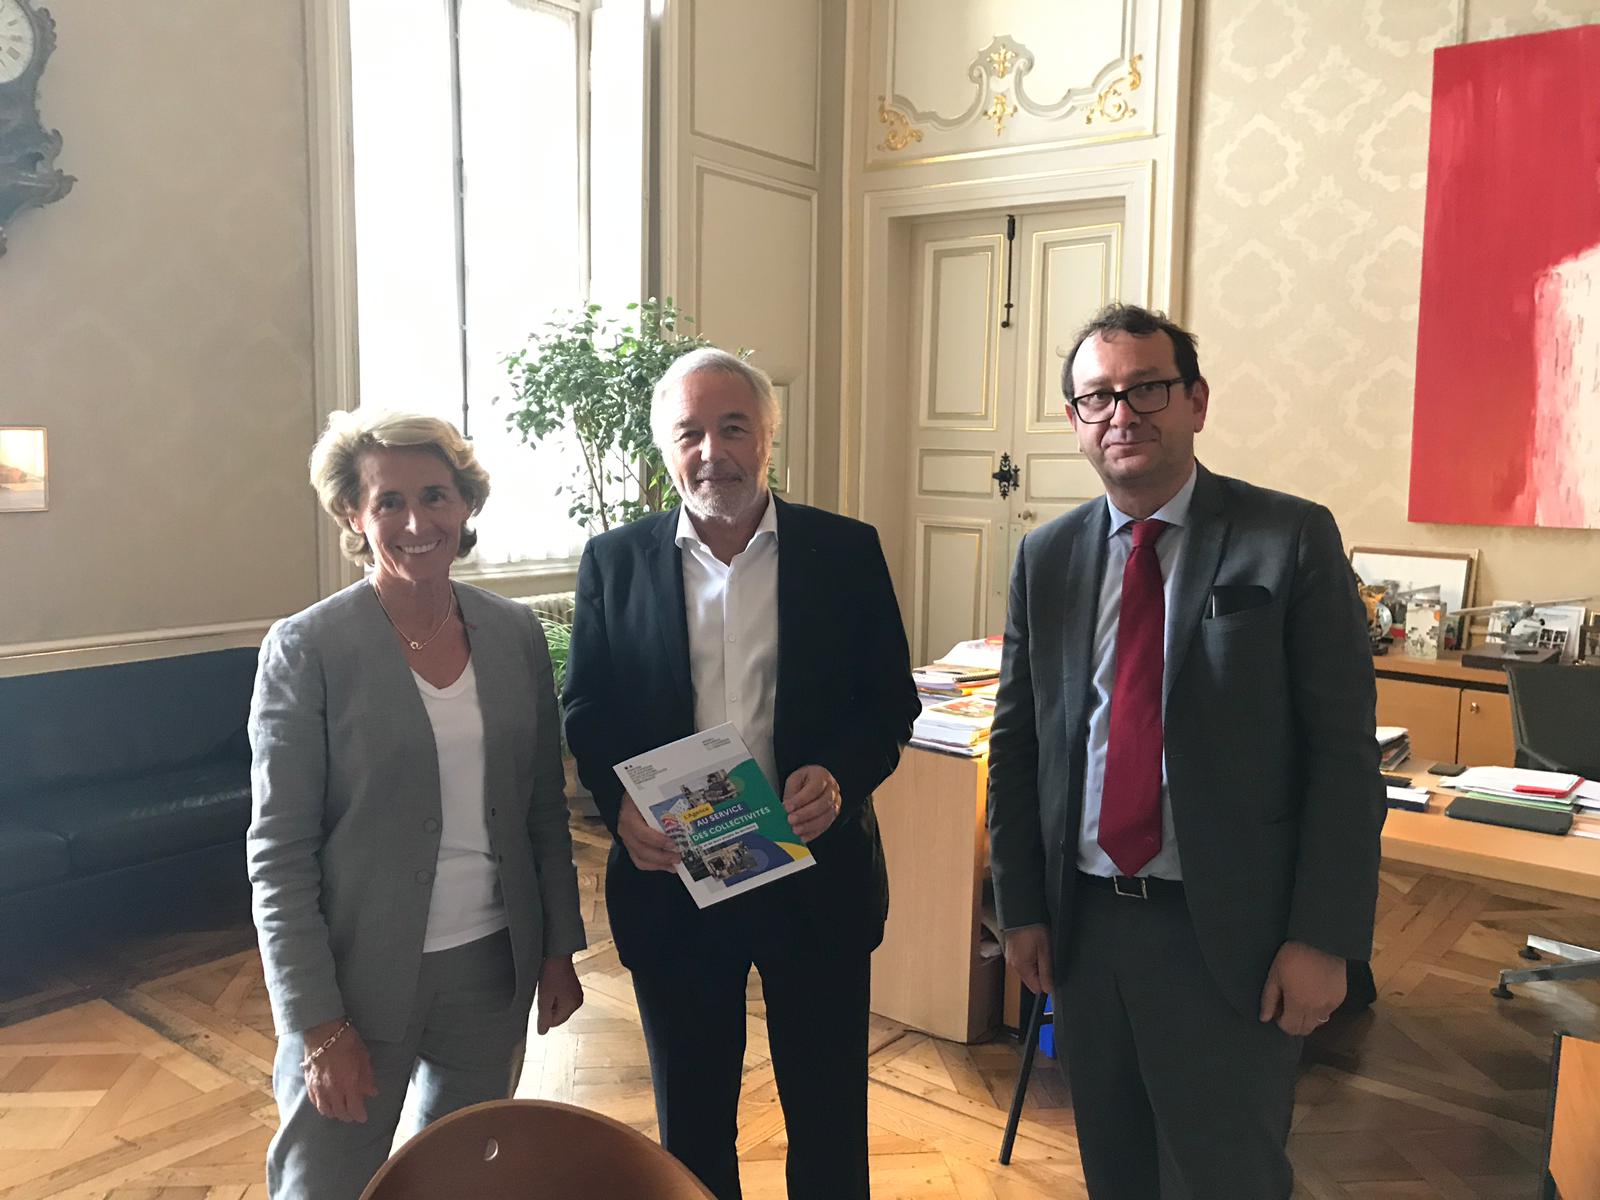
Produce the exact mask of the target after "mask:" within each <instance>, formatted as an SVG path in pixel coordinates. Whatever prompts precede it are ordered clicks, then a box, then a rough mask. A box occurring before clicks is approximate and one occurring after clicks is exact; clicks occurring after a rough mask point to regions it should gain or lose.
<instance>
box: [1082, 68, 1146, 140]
mask: <svg viewBox="0 0 1600 1200" xmlns="http://www.w3.org/2000/svg"><path fill="white" fill-rule="evenodd" d="M1143 57H1144V55H1142V54H1135V55H1134V56H1133V57H1132V58H1130V59H1129V60H1128V65H1127V68H1126V69H1125V70H1124V71H1123V72H1122V73H1121V74H1119V75H1118V76H1117V77H1116V78H1115V79H1113V80H1112V81H1111V82H1110V83H1108V84H1106V86H1105V87H1103V88H1101V89H1100V94H1099V95H1098V96H1096V97H1095V99H1094V103H1093V104H1091V105H1090V106H1089V111H1088V112H1087V113H1085V114H1084V117H1083V123H1084V124H1085V125H1092V124H1093V123H1094V122H1095V121H1096V120H1100V121H1109V122H1113V123H1114V122H1117V121H1126V120H1127V119H1128V118H1129V117H1131V116H1133V115H1134V113H1136V112H1137V111H1138V110H1137V109H1136V108H1134V107H1133V102H1132V101H1131V100H1130V99H1129V98H1128V93H1129V92H1136V91H1138V90H1139V85H1140V84H1141V83H1143V82H1144V76H1143V75H1141V74H1140V73H1139V60H1140V59H1141V58H1143Z"/></svg>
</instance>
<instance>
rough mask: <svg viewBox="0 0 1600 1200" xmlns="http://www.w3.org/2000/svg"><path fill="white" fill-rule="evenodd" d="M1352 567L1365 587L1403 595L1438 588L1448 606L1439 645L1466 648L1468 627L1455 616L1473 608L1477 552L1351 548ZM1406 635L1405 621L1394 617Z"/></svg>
mask: <svg viewBox="0 0 1600 1200" xmlns="http://www.w3.org/2000/svg"><path fill="white" fill-rule="evenodd" d="M1350 568H1351V570H1353V571H1354V572H1355V573H1356V577H1357V578H1359V579H1360V580H1361V582H1362V583H1366V584H1378V583H1388V584H1390V585H1391V591H1392V592H1395V593H1399V594H1401V595H1404V594H1405V593H1408V592H1415V591H1418V590H1421V589H1423V588H1431V587H1437V588H1438V589H1439V599H1440V601H1441V602H1442V603H1443V604H1444V606H1445V617H1444V622H1443V625H1442V626H1441V628H1440V631H1439V645H1440V648H1441V649H1445V650H1460V649H1463V648H1464V647H1465V645H1466V637H1467V624H1466V622H1465V621H1464V620H1462V619H1461V618H1459V617H1458V616H1457V615H1456V614H1457V613H1458V612H1460V610H1461V609H1463V608H1471V607H1472V603H1473V599H1472V597H1473V592H1474V589H1475V588H1476V587H1477V583H1478V552H1477V550H1453V549H1446V548H1441V547H1436V546H1373V545H1360V546H1351V547H1350ZM1394 616H1395V622H1396V624H1397V625H1398V626H1399V627H1400V630H1401V633H1400V636H1402V637H1403V636H1404V628H1405V620H1404V618H1403V617H1402V616H1401V615H1400V614H1399V613H1396V614H1394Z"/></svg>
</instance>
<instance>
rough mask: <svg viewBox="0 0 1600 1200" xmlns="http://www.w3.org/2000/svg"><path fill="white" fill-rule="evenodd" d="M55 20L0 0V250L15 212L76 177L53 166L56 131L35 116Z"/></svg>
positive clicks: (59, 192)
mask: <svg viewBox="0 0 1600 1200" xmlns="http://www.w3.org/2000/svg"><path fill="white" fill-rule="evenodd" d="M55 48H56V23H55V21H54V20H53V19H52V18H51V16H50V13H49V10H48V9H43V8H35V7H34V6H33V4H32V0H0V254H4V253H5V252H6V242H5V234H6V230H7V229H9V228H10V225H11V222H12V220H13V219H14V218H15V217H16V215H17V214H18V213H19V212H22V211H23V210H24V209H28V208H40V207H42V206H44V205H46V204H53V203H54V202H55V201H57V200H59V199H61V197H63V196H65V195H66V194H67V193H68V192H70V191H71V190H72V185H73V184H74V183H76V182H77V180H76V179H74V178H73V177H72V176H71V175H68V174H67V173H66V172H64V171H61V170H58V169H57V168H56V165H55V162H56V155H57V154H59V153H60V152H61V134H60V133H58V132H57V131H56V130H54V129H46V128H45V127H44V125H43V123H42V122H41V121H40V119H39V76H40V75H42V74H43V73H44V66H45V63H46V61H48V60H49V58H50V52H51V51H52V50H54V49H55Z"/></svg>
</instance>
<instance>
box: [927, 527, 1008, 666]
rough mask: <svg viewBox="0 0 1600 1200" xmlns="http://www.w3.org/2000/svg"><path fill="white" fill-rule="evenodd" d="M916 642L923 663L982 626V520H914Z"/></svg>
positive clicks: (986, 530) (986, 529) (984, 551)
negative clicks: (915, 527) (915, 540)
mask: <svg viewBox="0 0 1600 1200" xmlns="http://www.w3.org/2000/svg"><path fill="white" fill-rule="evenodd" d="M917 534H918V536H917V596H916V612H917V619H916V626H917V628H916V644H915V645H914V646H913V647H912V657H913V658H914V659H915V660H916V661H917V662H928V661H930V660H932V659H934V658H936V657H937V656H938V655H940V654H943V653H944V652H945V651H946V650H948V649H949V648H950V647H951V646H953V645H955V643H957V642H960V641H965V640H966V639H967V638H971V637H975V636H977V635H978V634H979V633H981V632H982V631H983V627H984V619H985V614H984V594H985V592H986V590H987V588H986V583H987V575H988V572H987V570H986V564H987V563H988V545H989V525H988V522H986V521H985V522H975V523H970V524H969V523H960V522H956V521H920V522H918V530H917Z"/></svg>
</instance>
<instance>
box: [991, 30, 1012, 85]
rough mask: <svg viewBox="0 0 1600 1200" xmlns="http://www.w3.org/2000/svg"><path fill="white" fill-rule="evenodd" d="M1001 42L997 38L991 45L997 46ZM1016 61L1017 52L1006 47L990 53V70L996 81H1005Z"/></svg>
mask: <svg viewBox="0 0 1600 1200" xmlns="http://www.w3.org/2000/svg"><path fill="white" fill-rule="evenodd" d="M999 41H1000V39H999V38H996V39H995V40H994V42H991V43H990V45H996V44H998V43H999ZM1016 61H1017V55H1016V51H1014V50H1009V49H1007V48H1006V47H1004V46H1001V47H1000V48H999V49H998V50H991V51H989V68H990V70H991V71H992V72H993V73H994V77H995V78H996V79H1004V78H1005V77H1006V76H1007V75H1009V74H1011V67H1012V64H1013V63H1015V62H1016Z"/></svg>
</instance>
